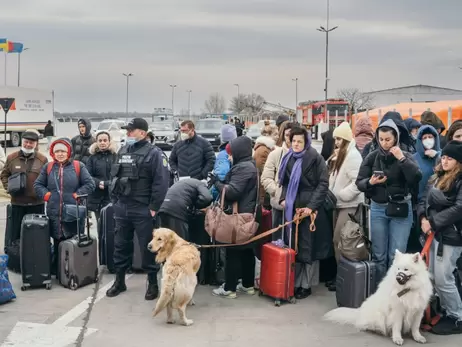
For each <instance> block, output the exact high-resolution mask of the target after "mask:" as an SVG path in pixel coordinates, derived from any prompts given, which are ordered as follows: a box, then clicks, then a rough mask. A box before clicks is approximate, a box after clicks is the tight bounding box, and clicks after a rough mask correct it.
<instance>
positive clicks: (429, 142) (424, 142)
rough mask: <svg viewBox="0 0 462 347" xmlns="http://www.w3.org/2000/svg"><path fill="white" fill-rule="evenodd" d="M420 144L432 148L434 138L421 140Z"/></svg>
mask: <svg viewBox="0 0 462 347" xmlns="http://www.w3.org/2000/svg"><path fill="white" fill-rule="evenodd" d="M422 145H423V146H424V148H425V149H433V147H434V146H435V139H425V140H422Z"/></svg>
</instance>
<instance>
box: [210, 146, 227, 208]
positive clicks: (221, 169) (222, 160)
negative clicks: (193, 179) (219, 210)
mask: <svg viewBox="0 0 462 347" xmlns="http://www.w3.org/2000/svg"><path fill="white" fill-rule="evenodd" d="M227 144H228V142H226V143H222V144H221V145H220V147H219V148H218V149H219V151H220V152H218V155H217V159H216V161H215V165H214V167H213V174H214V175H215V176H216V177H217V179H218V180H220V181H221V182H224V181H225V178H226V175H227V174H228V172H229V170H230V169H231V162H230V161H229V159H228V153H226V145H227ZM211 192H212V197H213V199H214V200H216V199H217V198H218V190H217V188H215V186H212V188H211Z"/></svg>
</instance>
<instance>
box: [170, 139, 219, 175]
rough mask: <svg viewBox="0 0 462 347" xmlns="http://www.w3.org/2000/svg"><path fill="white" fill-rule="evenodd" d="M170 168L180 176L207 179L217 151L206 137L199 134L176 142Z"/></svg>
mask: <svg viewBox="0 0 462 347" xmlns="http://www.w3.org/2000/svg"><path fill="white" fill-rule="evenodd" d="M169 163H170V168H171V169H172V170H175V171H176V172H178V175H179V176H180V177H184V176H189V177H191V178H196V179H198V180H203V179H206V178H207V176H208V173H209V172H211V171H212V170H213V166H214V164H215V152H214V151H213V147H212V145H211V144H210V142H208V141H207V140H206V139H204V138H203V137H201V136H198V135H197V134H194V136H193V137H192V138H191V139H189V140H182V141H180V142H177V143H175V145H174V146H173V148H172V152H171V153H170V158H169Z"/></svg>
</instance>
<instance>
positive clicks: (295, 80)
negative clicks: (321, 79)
mask: <svg viewBox="0 0 462 347" xmlns="http://www.w3.org/2000/svg"><path fill="white" fill-rule="evenodd" d="M292 81H294V82H295V117H297V107H298V77H297V78H292Z"/></svg>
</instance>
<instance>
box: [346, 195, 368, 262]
mask: <svg viewBox="0 0 462 347" xmlns="http://www.w3.org/2000/svg"><path fill="white" fill-rule="evenodd" d="M364 210H365V206H364V204H360V205H359V206H358V207H357V209H356V212H355V214H354V215H353V214H349V217H350V220H349V221H347V222H346V223H345V225H344V226H343V228H342V230H341V231H340V241H339V244H338V248H339V251H340V253H341V254H342V256H343V257H345V258H346V259H348V260H351V261H365V260H368V259H369V255H370V251H371V245H372V243H371V241H370V239H369V238H368V237H367V236H366V230H367V226H366V223H367V222H366V218H365V215H364V213H365V211H364Z"/></svg>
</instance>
